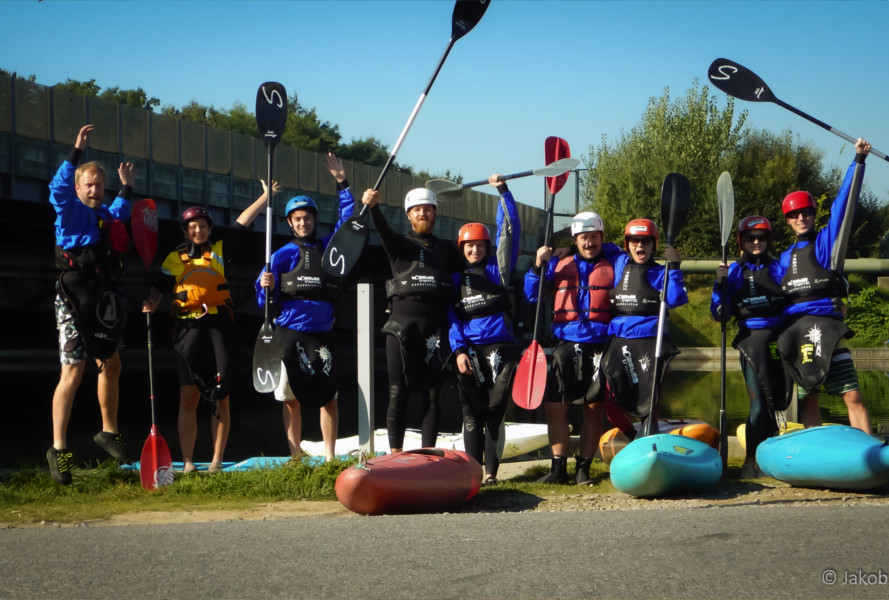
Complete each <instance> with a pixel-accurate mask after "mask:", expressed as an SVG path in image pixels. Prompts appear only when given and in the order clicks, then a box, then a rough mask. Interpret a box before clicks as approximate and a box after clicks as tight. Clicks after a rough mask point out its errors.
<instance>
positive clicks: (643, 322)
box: [608, 253, 688, 339]
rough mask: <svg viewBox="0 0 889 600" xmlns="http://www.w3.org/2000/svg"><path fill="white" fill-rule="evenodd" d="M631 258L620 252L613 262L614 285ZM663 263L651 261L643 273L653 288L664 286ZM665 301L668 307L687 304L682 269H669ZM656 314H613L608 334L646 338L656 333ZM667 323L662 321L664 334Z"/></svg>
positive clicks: (660, 288) (672, 307) (659, 288)
mask: <svg viewBox="0 0 889 600" xmlns="http://www.w3.org/2000/svg"><path fill="white" fill-rule="evenodd" d="M630 260H632V259H631V258H630V256H629V255H628V254H625V253H622V254H621V255H620V257H618V259H617V261H616V262H615V263H614V285H615V286H617V285H618V284H619V283H620V280H621V277H623V274H624V269H625V268H626V266H627V263H628V262H629V261H630ZM665 271H666V269H665V268H664V265H659V264H657V263H652V265H651V267H650V268H649V269H648V271H647V272H646V273H645V280H646V281H647V282H648V284H649V285H650V286H651V287H653V288H654V289H655V290H658V291H661V290H663V288H664V272H665ZM666 303H667V308H668V309H674V308H679V307H680V306H682V305H683V304H688V291H687V290H686V289H685V280H683V278H682V271H681V270H679V269H674V268H671V269H670V285H669V287H668V288H667V297H666ZM657 326H658V316H657V315H653V316H637V315H615V317H614V318H613V319H611V323H610V324H609V325H608V335H614V336H617V337H622V338H629V339H632V338H647V337H655V336H656V335H657ZM667 331H668V330H667V324H666V323H664V334H665V335H667Z"/></svg>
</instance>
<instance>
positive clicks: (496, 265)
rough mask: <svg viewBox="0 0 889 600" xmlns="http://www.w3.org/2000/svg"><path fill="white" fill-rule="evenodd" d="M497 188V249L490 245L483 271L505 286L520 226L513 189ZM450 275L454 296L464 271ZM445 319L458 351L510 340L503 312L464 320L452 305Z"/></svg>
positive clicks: (512, 267) (517, 245) (511, 339)
mask: <svg viewBox="0 0 889 600" xmlns="http://www.w3.org/2000/svg"><path fill="white" fill-rule="evenodd" d="M497 191H499V192H500V202H498V204H497V248H496V251H494V249H493V248H492V249H491V252H489V254H488V256H487V257H486V258H485V264H484V273H485V276H486V277H487V278H488V279H489V280H490V281H492V282H493V283H495V284H497V285H500V286H503V287H504V288H505V287H506V285H507V284H508V283H509V280H510V279H511V277H512V271H513V269H514V268H515V264H516V260H517V259H518V256H519V240H520V239H521V235H522V225H521V222H520V221H519V213H518V210H517V208H516V204H515V199H514V198H513V196H512V192H510V191H509V189H508V188H507V187H506V185H505V184H504V185H501V186H498V187H497ZM451 277H452V280H453V283H454V295H455V297H459V296H460V288H461V284H462V280H463V273H462V272H461V273H453V274H452V276H451ZM448 321H449V323H450V326H449V329H448V339H449V340H450V343H451V349H452V350H453V351H454V352H459V350H460V349H461V348H466V347H468V346H469V345H470V344H476V345H477V344H494V343H497V342H511V341H513V335H512V327H511V325H510V322H509V319H508V317H507V316H506V314H505V313H503V312H499V313H497V314H494V315H488V316H480V317H476V318H473V319H470V320H468V321H464V320H461V319H459V318H458V317H457V315H456V313H455V312H454V309H453V308H449V309H448Z"/></svg>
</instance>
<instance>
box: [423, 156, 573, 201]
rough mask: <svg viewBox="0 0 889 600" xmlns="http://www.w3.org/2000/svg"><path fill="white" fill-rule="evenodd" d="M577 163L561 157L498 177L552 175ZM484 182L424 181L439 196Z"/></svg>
mask: <svg viewBox="0 0 889 600" xmlns="http://www.w3.org/2000/svg"><path fill="white" fill-rule="evenodd" d="M579 164H580V160H579V159H577V158H563V159H561V160H557V161H556V162H554V163H552V164H549V165H546V166H545V167H542V168H540V169H534V170H532V171H522V172H521V173H513V174H512V175H501V176H500V179H502V180H503V181H506V180H507V179H518V178H520V177H528V176H530V175H537V176H541V177H553V176H555V175H561V174H562V173H567V172H568V171H570V170H571V169H573V168H574V167H576V166H577V165H579ZM486 183H488V180H487V179H480V180H478V181H472V182H470V183H454V182H453V181H448V180H447V179H430V180H429V181H427V182H426V189H428V190H432V193H433V194H435V195H436V196H437V197H439V198H440V197H442V196H447V195H449V194H452V195H457V194H460V193H462V192H463V190H464V189H466V188H471V187H476V186H479V185H484V184H486Z"/></svg>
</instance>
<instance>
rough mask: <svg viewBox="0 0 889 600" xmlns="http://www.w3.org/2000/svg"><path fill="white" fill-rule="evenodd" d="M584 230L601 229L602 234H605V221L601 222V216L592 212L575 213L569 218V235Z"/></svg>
mask: <svg viewBox="0 0 889 600" xmlns="http://www.w3.org/2000/svg"><path fill="white" fill-rule="evenodd" d="M584 231H601V232H602V235H605V223H603V222H602V217H600V216H599V215H597V214H596V213H594V212H582V213H577V214H576V215H575V216H574V218H573V219H571V235H572V236H575V235H577V234H578V233H583V232H584Z"/></svg>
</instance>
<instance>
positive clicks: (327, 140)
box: [281, 94, 340, 153]
mask: <svg viewBox="0 0 889 600" xmlns="http://www.w3.org/2000/svg"><path fill="white" fill-rule="evenodd" d="M281 142H282V143H284V144H288V145H290V146H296V147H297V148H305V149H306V150H312V151H314V152H321V153H327V152H333V151H335V150H336V149H337V148H338V147H339V144H340V128H339V125H334V124H332V123H330V122H329V121H322V120H321V119H320V118H319V117H318V113H317V112H316V111H315V109H314V108H311V109H306V108H304V107H303V106H300V104H299V101H298V100H297V96H296V94H293V96H291V97H290V98H289V100H288V103H287V125H286V126H285V127H284V133H283V135H281Z"/></svg>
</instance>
